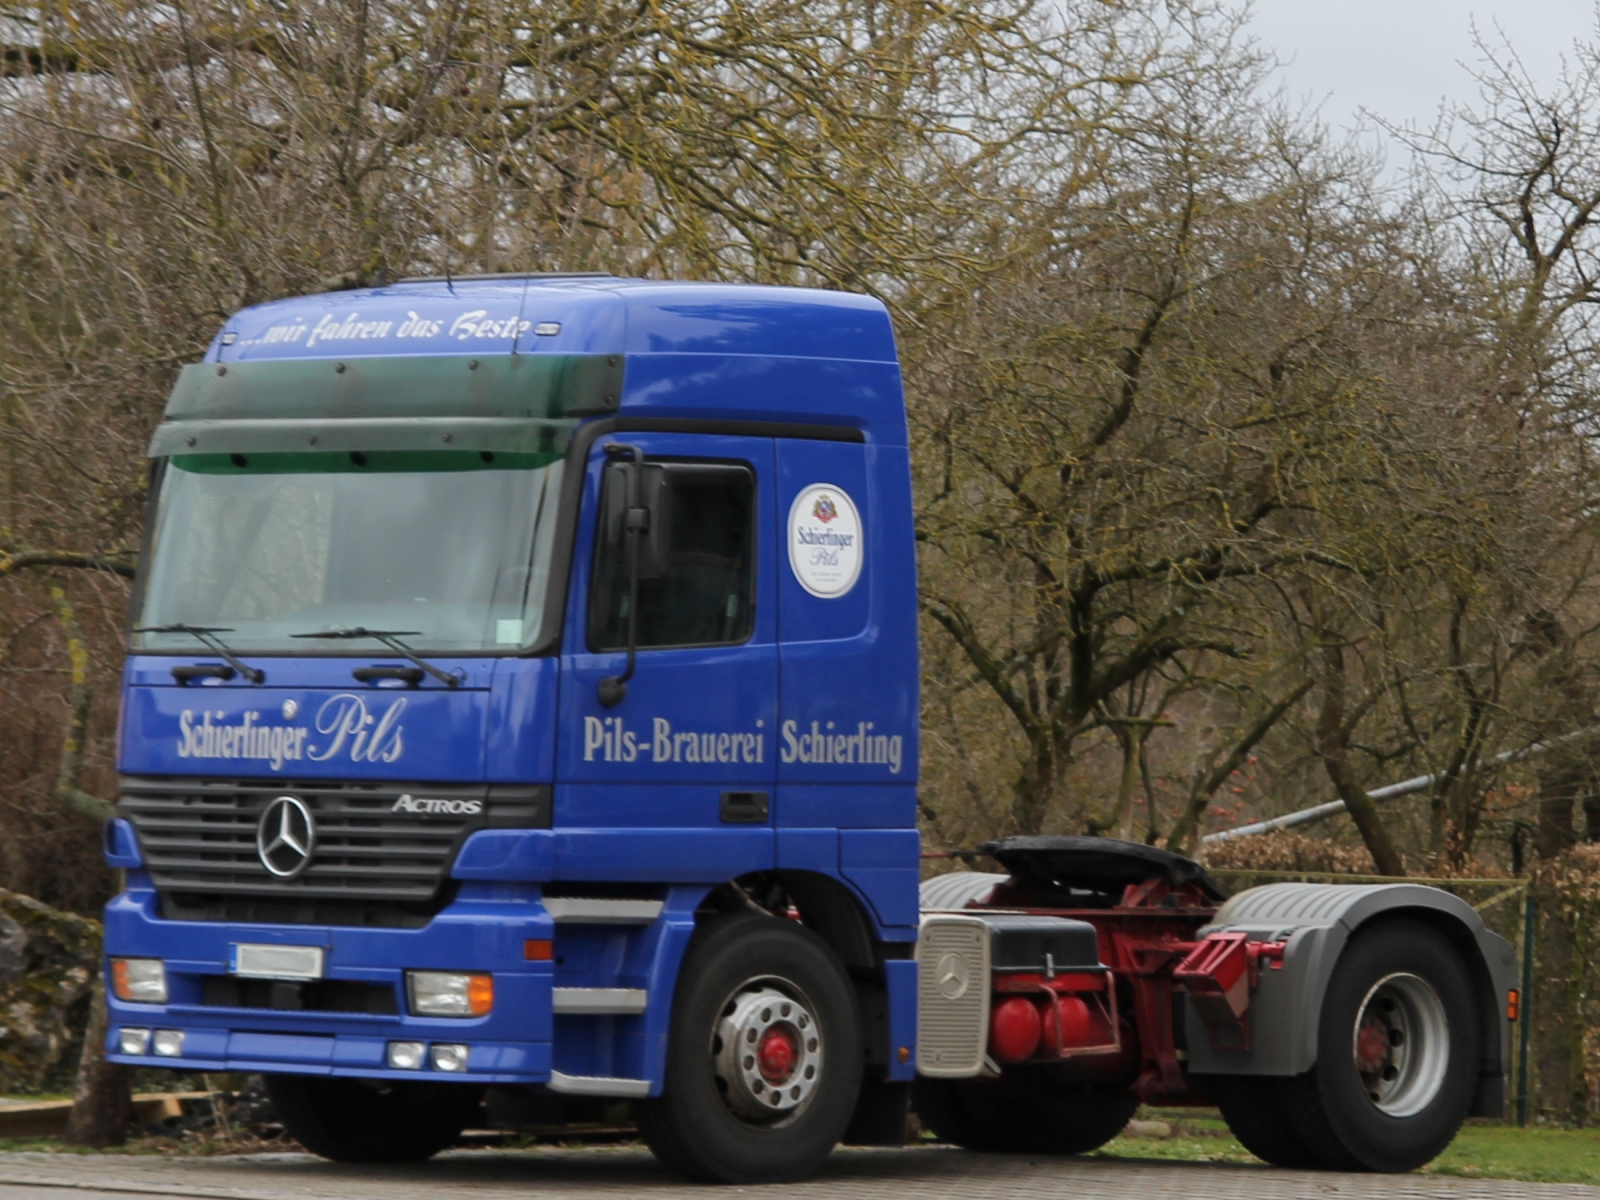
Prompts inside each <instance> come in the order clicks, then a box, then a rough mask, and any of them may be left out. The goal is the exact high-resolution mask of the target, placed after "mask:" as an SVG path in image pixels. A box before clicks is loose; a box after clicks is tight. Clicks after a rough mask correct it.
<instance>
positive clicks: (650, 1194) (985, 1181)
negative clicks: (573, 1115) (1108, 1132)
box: [0, 1147, 1600, 1200]
mask: <svg viewBox="0 0 1600 1200" xmlns="http://www.w3.org/2000/svg"><path fill="white" fill-rule="evenodd" d="M732 1195H738V1196H741V1197H743V1196H751V1197H780V1196H781V1197H783V1198H784V1200H868V1198H870V1200H900V1198H905V1200H940V1198H942V1197H949V1198H950V1200H1045V1198H1047V1197H1048V1198H1049V1200H1068V1198H1075V1197H1083V1198H1084V1200H1600V1188H1597V1187H1587V1186H1584V1185H1581V1184H1554V1183H1512V1182H1507V1181H1502V1180H1490V1179H1449V1178H1439V1177H1423V1176H1418V1175H1389V1176H1384V1175H1340V1174H1332V1173H1323V1172H1304V1171H1280V1170H1276V1169H1274V1168H1270V1167H1257V1166H1224V1165H1219V1164H1203V1163H1171V1162H1151V1161H1137V1160H1128V1159H1096V1158H1087V1159H1072V1158H1067V1159H1052V1158H1029V1157H1024V1156H1001V1155H986V1154H969V1153H966V1152H965V1151H960V1150H947V1149H939V1148H921V1149H908V1150H841V1151H839V1152H838V1153H836V1154H835V1155H834V1156H833V1157H832V1158H831V1159H830V1160H829V1162H828V1164H827V1166H826V1167H825V1168H824V1169H823V1170H822V1171H821V1172H820V1173H819V1174H818V1175H817V1176H816V1177H814V1178H813V1179H810V1180H807V1181H806V1182H804V1183H798V1184H789V1185H786V1186H761V1187H737V1188H721V1189H714V1190H713V1189H707V1188H704V1187H697V1186H694V1185H692V1184H686V1183H684V1182H683V1181H682V1180H680V1179H678V1178H677V1177H676V1176H673V1175H671V1174H669V1173H668V1172H666V1171H664V1170H663V1169H662V1168H661V1167H659V1166H658V1165H657V1164H656V1162H655V1160H654V1159H652V1158H651V1157H650V1155H649V1154H648V1153H646V1152H644V1151H643V1150H639V1149H636V1148H634V1147H620V1148H616V1149H586V1150H562V1149H540V1150H536V1151H528V1152H522V1151H499V1150H495V1151H457V1152H453V1153H450V1154H443V1155H440V1156H439V1157H438V1158H436V1159H434V1160H433V1161H431V1162H428V1163H423V1164H420V1165H416V1166H406V1167H353V1166H342V1165H339V1164H335V1163H327V1162H323V1161H321V1160H320V1159H316V1158H312V1157H310V1156H308V1155H303V1154H259V1155H241V1156H237V1157H227V1158H207V1159H163V1158H155V1157H150V1156H143V1155H131V1154H130V1155H122V1154H114V1155H67V1154H0V1200H131V1198H132V1197H137V1196H173V1197H185V1198H197V1200H198V1198H205V1200H419V1198H422V1197H427V1198H429V1200H432V1198H434V1197H453V1196H461V1197H468V1198H470V1200H498V1198H499V1197H505V1198H507V1200H511V1198H513V1197H514V1198H516V1200H535V1198H537V1200H544V1198H547V1197H548V1198H549V1200H566V1198H568V1197H571V1198H573V1200H675V1198H678V1197H697V1198H699V1200H713V1198H714V1197H717V1196H732Z"/></svg>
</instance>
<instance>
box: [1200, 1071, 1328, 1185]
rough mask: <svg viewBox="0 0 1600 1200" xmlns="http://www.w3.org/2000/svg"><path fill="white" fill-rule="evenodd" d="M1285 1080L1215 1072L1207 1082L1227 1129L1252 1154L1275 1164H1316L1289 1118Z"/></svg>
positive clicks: (1298, 1167)
mask: <svg viewBox="0 0 1600 1200" xmlns="http://www.w3.org/2000/svg"><path fill="white" fill-rule="evenodd" d="M1284 1082H1285V1081H1284V1080H1283V1079H1281V1078H1278V1077H1275V1076H1271V1075H1216V1076H1212V1077H1211V1079H1210V1080H1209V1081H1208V1083H1209V1087H1210V1091H1211V1095H1212V1097H1213V1099H1215V1100H1216V1102H1217V1107H1218V1108H1220V1109H1221V1110H1222V1119H1223V1120H1225V1121H1226V1122H1227V1123H1228V1129H1229V1131H1230V1132H1232V1134H1233V1136H1234V1137H1236V1138H1238V1139H1239V1142H1240V1143H1241V1144H1242V1145H1243V1146H1244V1148H1245V1149H1246V1150H1248V1151H1250V1153H1251V1154H1254V1155H1255V1156H1256V1157H1257V1158H1259V1159H1260V1160H1261V1161H1262V1162H1267V1163H1271V1164H1272V1165H1273V1166H1275V1167H1288V1168H1291V1169H1294V1170H1305V1169H1307V1168H1310V1167H1315V1166H1318V1165H1319V1162H1318V1159H1317V1156H1316V1155H1315V1154H1313V1153H1312V1152H1311V1151H1310V1150H1308V1149H1306V1147H1305V1146H1304V1145H1303V1144H1302V1143H1301V1141H1300V1137H1299V1135H1298V1134H1296V1133H1295V1131H1294V1126H1293V1124H1292V1123H1291V1122H1290V1120H1289V1115H1288V1109H1287V1105H1288V1104H1289V1102H1290V1101H1289V1098H1288V1097H1287V1096H1286V1095H1285V1094H1284V1088H1283V1086H1282V1085H1283V1083H1284Z"/></svg>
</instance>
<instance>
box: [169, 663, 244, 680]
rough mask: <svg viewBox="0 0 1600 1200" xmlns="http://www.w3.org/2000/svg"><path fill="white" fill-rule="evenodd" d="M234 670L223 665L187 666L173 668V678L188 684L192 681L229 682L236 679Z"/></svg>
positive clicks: (203, 664) (198, 664)
mask: <svg viewBox="0 0 1600 1200" xmlns="http://www.w3.org/2000/svg"><path fill="white" fill-rule="evenodd" d="M234 674H235V672H234V669H233V668H232V667H229V666H225V665H223V664H222V663H196V664H194V665H192V666H189V665H185V666H181V667H173V668H172V677H173V678H174V679H176V680H177V681H178V682H179V683H188V682H189V680H191V679H221V680H229V679H232V678H233V677H234Z"/></svg>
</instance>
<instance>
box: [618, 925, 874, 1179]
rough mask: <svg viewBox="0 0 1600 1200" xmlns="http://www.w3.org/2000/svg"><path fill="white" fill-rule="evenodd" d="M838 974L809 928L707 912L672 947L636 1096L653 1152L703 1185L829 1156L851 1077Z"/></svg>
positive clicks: (851, 1032) (848, 1007) (795, 1173)
mask: <svg viewBox="0 0 1600 1200" xmlns="http://www.w3.org/2000/svg"><path fill="white" fill-rule="evenodd" d="M860 1028H861V1023H860V1019H859V1017H858V1014H857V1011H856V998H855V991H854V989H853V988H852V987H851V984H850V979H849V976H848V975H846V974H845V971H844V968H843V967H842V966H841V965H840V963H839V960H838V959H837V958H836V957H835V956H834V954H833V951H832V950H830V949H829V948H828V946H827V944H826V943H825V942H823V941H822V939H821V938H819V937H817V935H816V934H814V933H812V932H811V931H810V930H808V929H805V928H804V927H802V926H799V925H796V924H794V923H793V922H790V921H782V920H778V919H776V918H773V917H758V916H734V917H718V918H715V919H713V920H711V921H708V922H707V923H706V924H705V925H703V926H702V927H701V928H700V929H699V930H698V931H697V932H696V934H695V937H694V940H693V941H692V942H691V943H690V945H689V950H688V953H687V954H686V955H685V956H684V962H683V968H682V971H681V973H680V974H679V977H678V986H677V993H676V996H675V997H674V1003H673V1008H672V1023H671V1030H670V1033H669V1035H668V1042H667V1073H666V1083H665V1085H664V1087H663V1088H662V1092H661V1095H660V1096H659V1097H655V1098H652V1099H650V1100H641V1101H637V1102H636V1103H635V1104H634V1116H635V1120H636V1121H637V1123H638V1126H639V1132H640V1134H641V1135H642V1136H643V1137H644V1140H645V1143H646V1144H647V1145H648V1146H649V1147H650V1149H651V1151H652V1152H653V1153H654V1154H655V1156H656V1157H657V1158H658V1159H660V1160H661V1161H662V1162H663V1163H664V1164H665V1165H667V1166H668V1167H671V1168H672V1169H673V1170H675V1171H677V1172H679V1173H680V1174H682V1175H686V1176H688V1177H689V1178H690V1179H694V1180H697V1181H700V1182H703V1183H786V1182H790V1181H793V1180H797V1179H802V1178H804V1177H805V1176H807V1175H809V1174H811V1173H812V1172H813V1171H815V1170H816V1169H817V1167H819V1166H820V1165H821V1164H822V1162H823V1161H824V1160H825V1159H826V1158H827V1157H828V1155H829V1154H830V1153H832V1151H833V1148H834V1146H835V1145H837V1144H838V1142H839V1138H840V1137H841V1136H842V1135H843V1133H844V1130H845V1127H846V1126H847V1125H848V1124H849V1122H850V1115H851V1113H852V1112H854V1110H855V1106H856V1097H857V1093H858V1091H859V1089H860V1086H861V1064H862V1047H861V1033H860Z"/></svg>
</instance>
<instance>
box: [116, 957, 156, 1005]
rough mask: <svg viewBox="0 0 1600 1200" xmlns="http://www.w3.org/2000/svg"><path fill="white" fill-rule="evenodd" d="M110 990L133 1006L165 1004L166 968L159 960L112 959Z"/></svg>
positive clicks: (119, 998)
mask: <svg viewBox="0 0 1600 1200" xmlns="http://www.w3.org/2000/svg"><path fill="white" fill-rule="evenodd" d="M111 990H112V991H113V992H115V993H116V996H117V999H118V1000H130V1001H132V1002H133V1003H135V1004H165V1003H166V1002H167V968H166V964H165V963H163V962H162V961H161V960H160V959H159V958H113V959H112V960H111Z"/></svg>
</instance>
